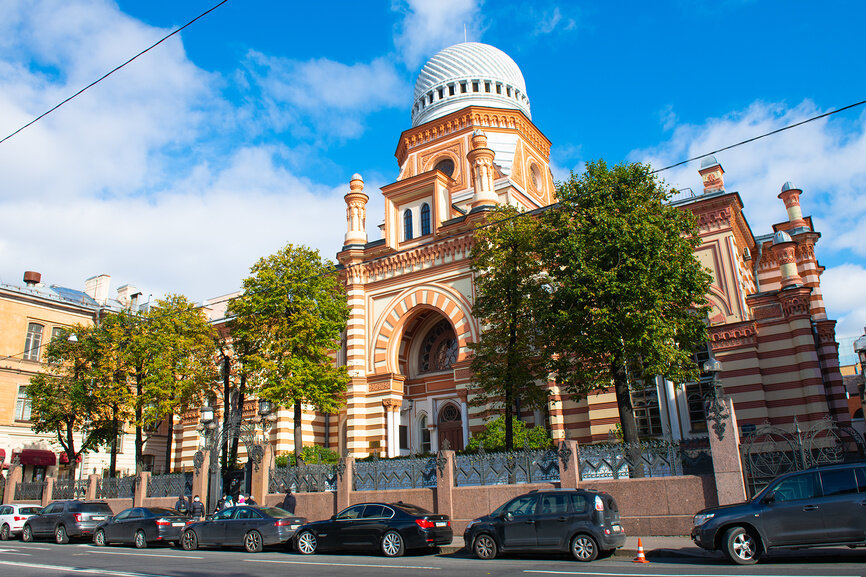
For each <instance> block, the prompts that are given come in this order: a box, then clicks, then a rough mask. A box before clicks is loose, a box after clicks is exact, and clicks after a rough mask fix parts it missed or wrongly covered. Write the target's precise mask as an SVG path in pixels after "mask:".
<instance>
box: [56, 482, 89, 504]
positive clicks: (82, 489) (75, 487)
mask: <svg viewBox="0 0 866 577" xmlns="http://www.w3.org/2000/svg"><path fill="white" fill-rule="evenodd" d="M87 485H88V481H87V479H57V480H56V481H54V490H53V491H52V493H51V497H52V498H53V499H84V498H85V497H87Z"/></svg>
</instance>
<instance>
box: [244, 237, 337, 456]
mask: <svg viewBox="0 0 866 577" xmlns="http://www.w3.org/2000/svg"><path fill="white" fill-rule="evenodd" d="M250 272H251V275H250V276H249V277H247V278H246V279H245V280H244V290H243V293H242V294H241V296H239V297H238V298H236V299H234V300H232V301H231V302H230V303H229V307H228V309H229V314H230V315H233V316H235V317H236V318H235V320H234V321H232V323H231V334H232V339H233V344H234V346H235V347H236V348H237V349H240V350H243V351H244V356H245V360H244V365H245V369H246V370H247V371H248V373H249V375H250V376H251V377H252V378H253V380H255V383H248V386H251V388H254V389H255V391H256V392H257V394H258V395H259V396H260V397H261V398H263V399H266V400H269V401H271V402H273V403H274V404H276V405H278V406H292V407H294V425H295V431H294V438H295V439H294V440H295V454H296V455H297V454H298V453H299V452H300V451H301V450H302V447H303V436H302V433H301V416H302V413H303V411H302V408H303V405H304V404H309V405H313V406H315V407H316V408H317V409H318V410H319V411H322V412H329V413H333V412H336V411H337V410H339V407H340V406H341V404H342V401H343V396H344V394H345V391H346V385H347V384H348V382H349V376H348V372H347V370H346V367H337V366H335V364H334V361H333V359H332V358H331V353H332V352H333V351H334V350H336V349H337V348H338V347H339V341H340V335H341V333H342V332H343V331H344V330H345V329H346V323H347V322H348V319H349V306H348V303H347V301H346V294H345V290H344V288H343V285H342V284H341V283H340V280H339V278H338V276H337V274H336V271H335V270H334V265H333V264H332V263H331V262H330V261H328V260H323V259H322V258H321V257H320V256H319V253H318V251H316V250H313V249H310V248H307V247H305V246H297V247H295V246H292V245H291V244H289V245H286V246H285V247H284V248H283V249H282V250H280V251H279V252H277V253H276V254H273V255H271V256H269V257H267V258H262V259H260V260H259V261H258V262H257V263H256V264H255V265H254V266H253V267H252V269H251V270H250Z"/></svg>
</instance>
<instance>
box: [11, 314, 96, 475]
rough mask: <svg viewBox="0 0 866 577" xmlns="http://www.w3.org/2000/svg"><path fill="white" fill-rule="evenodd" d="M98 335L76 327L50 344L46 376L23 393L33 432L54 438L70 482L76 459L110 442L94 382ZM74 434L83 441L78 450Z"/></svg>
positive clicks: (37, 378)
mask: <svg viewBox="0 0 866 577" xmlns="http://www.w3.org/2000/svg"><path fill="white" fill-rule="evenodd" d="M97 330H98V329H96V328H95V327H86V326H83V325H75V326H73V327H71V328H70V329H69V331H68V332H64V333H61V335H60V336H59V337H58V338H55V339H53V340H52V341H51V342H50V343H49V344H48V349H47V354H46V360H47V365H46V369H47V372H45V373H40V374H38V375H34V376H33V377H31V379H30V384H29V386H28V387H27V396H28V397H29V398H30V406H31V410H30V423H31V427H32V429H33V431H34V432H36V433H53V434H55V435H56V436H57V442H58V443H59V444H60V446H61V447H62V448H63V452H64V453H65V454H66V457H67V458H68V460H69V466H70V468H71V469H72V474H73V476H74V473H75V468H76V463H77V460H78V457H79V455H83V454H85V453H87V452H90V451H94V450H97V449H98V448H99V446H100V445H102V444H104V443H105V442H107V441H108V440H110V438H111V426H110V420H109V419H108V418H107V416H108V413H107V412H106V411H105V406H104V405H103V403H102V402H101V401H102V398H103V394H102V392H103V391H102V390H101V389H102V388H103V384H102V382H101V381H100V380H99V379H98V376H99V375H98V369H97V364H98V362H99V356H98V350H99V349H98V346H97V339H96V338H95V333H96V332H97ZM70 335H75V336H74V338H70ZM76 434H80V435H81V442H80V444H76Z"/></svg>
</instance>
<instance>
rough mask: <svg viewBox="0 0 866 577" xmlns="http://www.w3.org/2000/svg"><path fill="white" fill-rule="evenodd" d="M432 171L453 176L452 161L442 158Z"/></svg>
mask: <svg viewBox="0 0 866 577" xmlns="http://www.w3.org/2000/svg"><path fill="white" fill-rule="evenodd" d="M433 169H434V170H438V171H440V172H444V173H445V174H447V175H448V176H454V161H453V160H451V159H450V158H447V157H446V158H443V159H442V160H440V161H439V162H437V163H436V165H435V166H434V167H433Z"/></svg>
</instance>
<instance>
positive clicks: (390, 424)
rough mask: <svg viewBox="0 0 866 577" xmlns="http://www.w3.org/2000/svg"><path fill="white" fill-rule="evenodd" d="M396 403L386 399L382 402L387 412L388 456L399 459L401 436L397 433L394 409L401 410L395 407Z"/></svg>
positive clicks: (386, 444) (386, 443)
mask: <svg viewBox="0 0 866 577" xmlns="http://www.w3.org/2000/svg"><path fill="white" fill-rule="evenodd" d="M395 404H396V401H395V400H394V399H384V400H383V401H382V409H383V410H384V412H385V435H386V437H387V438H386V440H385V446H386V449H387V453H386V455H388V458H391V457H397V456H399V455H400V435H399V433H398V432H397V431H395V426H394V425H395V423H394V421H395V420H396V419H395V418H394V409H395V408H399V405H398V407H395V406H394V405H395Z"/></svg>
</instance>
